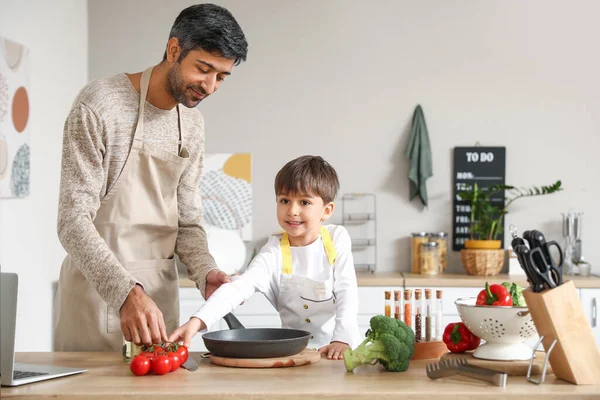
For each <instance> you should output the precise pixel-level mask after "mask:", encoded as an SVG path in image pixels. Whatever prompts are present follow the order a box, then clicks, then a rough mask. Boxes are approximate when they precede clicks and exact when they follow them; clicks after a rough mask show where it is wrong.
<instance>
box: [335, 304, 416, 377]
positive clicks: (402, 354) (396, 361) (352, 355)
mask: <svg viewBox="0 0 600 400" xmlns="http://www.w3.org/2000/svg"><path fill="white" fill-rule="evenodd" d="M370 325H371V329H369V330H368V331H367V333H366V339H365V340H364V341H363V342H362V343H361V344H360V345H359V346H358V347H357V348H356V349H354V350H352V349H347V350H346V351H345V352H344V364H345V365H346V370H347V371H348V372H352V371H353V370H354V368H356V367H358V366H361V365H364V364H372V363H373V361H377V362H378V363H380V364H381V365H383V367H384V368H385V369H386V370H387V371H393V372H402V371H406V370H407V369H408V363H409V362H410V359H411V357H412V356H413V354H414V352H415V335H414V333H413V331H412V329H410V328H409V327H408V326H406V324H405V323H404V322H402V321H399V320H397V319H394V318H390V317H386V316H383V315H376V316H374V317H373V318H371V321H370Z"/></svg>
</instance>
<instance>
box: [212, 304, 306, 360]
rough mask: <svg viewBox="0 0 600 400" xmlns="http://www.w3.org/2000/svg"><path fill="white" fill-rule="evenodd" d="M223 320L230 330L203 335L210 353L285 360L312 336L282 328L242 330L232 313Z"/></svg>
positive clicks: (304, 345) (234, 356)
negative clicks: (283, 358)
mask: <svg viewBox="0 0 600 400" xmlns="http://www.w3.org/2000/svg"><path fill="white" fill-rule="evenodd" d="M223 319H225V322H227V326H229V328H230V329H229V330H227V329H225V330H220V331H214V332H208V333H205V334H204V335H202V339H203V340H204V345H205V346H206V348H207V349H208V351H210V352H211V353H212V354H214V355H217V356H221V357H232V358H271V357H285V356H291V355H294V354H298V353H300V352H301V351H302V350H304V349H305V348H306V346H307V345H308V340H309V338H310V335H311V333H310V332H308V331H303V330H297V329H284V328H245V327H244V325H242V323H241V322H240V321H239V320H238V319H237V318H236V317H235V316H234V315H233V314H231V313H229V314H227V315H226V316H225V317H224V318H223Z"/></svg>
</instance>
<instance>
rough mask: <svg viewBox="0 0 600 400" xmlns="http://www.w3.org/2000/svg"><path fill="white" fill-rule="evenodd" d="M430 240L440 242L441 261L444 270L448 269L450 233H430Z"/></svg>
mask: <svg viewBox="0 0 600 400" xmlns="http://www.w3.org/2000/svg"><path fill="white" fill-rule="evenodd" d="M429 241H430V242H435V243H437V244H438V247H439V251H440V263H441V265H442V269H441V270H442V272H443V271H446V266H447V265H448V234H447V233H446V232H436V233H430V234H429Z"/></svg>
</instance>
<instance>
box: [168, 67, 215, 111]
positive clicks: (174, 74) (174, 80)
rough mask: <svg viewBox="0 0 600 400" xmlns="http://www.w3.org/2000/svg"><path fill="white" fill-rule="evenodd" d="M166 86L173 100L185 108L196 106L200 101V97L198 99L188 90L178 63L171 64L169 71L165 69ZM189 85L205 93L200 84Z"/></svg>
mask: <svg viewBox="0 0 600 400" xmlns="http://www.w3.org/2000/svg"><path fill="white" fill-rule="evenodd" d="M166 86H167V87H166V88H167V92H169V94H171V96H173V98H174V99H175V101H177V102H178V103H181V104H183V105H184V106H186V107H187V108H193V107H196V106H197V105H198V103H200V102H201V101H202V99H198V98H197V97H194V96H193V95H192V94H190V93H189V92H188V85H187V84H186V82H185V81H184V80H183V76H181V72H180V65H179V63H177V64H175V65H173V66H172V67H171V68H170V69H169V71H167V82H166ZM189 87H192V88H193V89H194V90H195V91H197V92H198V93H202V94H206V92H205V91H204V89H202V88H201V87H200V86H192V85H189Z"/></svg>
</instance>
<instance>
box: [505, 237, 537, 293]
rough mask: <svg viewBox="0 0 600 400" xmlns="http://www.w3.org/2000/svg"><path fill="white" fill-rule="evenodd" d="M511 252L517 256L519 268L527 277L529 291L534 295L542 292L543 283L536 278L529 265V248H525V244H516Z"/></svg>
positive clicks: (531, 266)
mask: <svg viewBox="0 0 600 400" xmlns="http://www.w3.org/2000/svg"><path fill="white" fill-rule="evenodd" d="M513 250H514V252H515V253H516V254H517V258H518V259H519V264H521V268H523V270H524V271H525V274H526V275H527V281H529V284H530V285H531V289H532V290H533V291H534V292H536V293H537V292H541V291H542V290H544V281H543V280H542V278H541V277H540V276H538V274H537V273H536V272H535V270H534V268H533V265H532V264H531V261H530V257H529V253H530V252H529V247H527V245H525V244H518V245H516V246H515V247H513Z"/></svg>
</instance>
